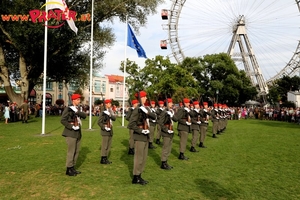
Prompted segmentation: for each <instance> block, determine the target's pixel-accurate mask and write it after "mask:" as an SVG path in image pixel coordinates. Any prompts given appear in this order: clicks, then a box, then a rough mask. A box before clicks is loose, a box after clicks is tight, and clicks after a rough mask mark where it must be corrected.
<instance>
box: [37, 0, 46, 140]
mask: <svg viewBox="0 0 300 200" xmlns="http://www.w3.org/2000/svg"><path fill="white" fill-rule="evenodd" d="M45 11H46V13H47V11H48V10H47V0H46V7H45ZM47 26H48V21H47V20H46V21H45V38H44V79H43V100H42V101H43V105H42V109H43V113H42V135H44V134H45V118H46V112H45V110H46V78H47V46H48V27H47ZM38 112H39V111H38Z"/></svg>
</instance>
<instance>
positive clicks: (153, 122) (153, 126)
mask: <svg viewBox="0 0 300 200" xmlns="http://www.w3.org/2000/svg"><path fill="white" fill-rule="evenodd" d="M150 110H151V112H152V113H154V114H155V116H156V110H155V101H151V108H150ZM156 120H157V117H156V118H155V119H150V120H149V123H150V129H149V130H150V134H149V149H155V148H156V147H155V146H154V145H153V140H154V132H155V129H156V123H157V122H156Z"/></svg>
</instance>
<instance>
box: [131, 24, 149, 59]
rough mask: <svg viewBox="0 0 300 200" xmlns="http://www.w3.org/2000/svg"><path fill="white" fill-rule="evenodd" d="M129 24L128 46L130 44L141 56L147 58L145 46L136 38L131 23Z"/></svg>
mask: <svg viewBox="0 0 300 200" xmlns="http://www.w3.org/2000/svg"><path fill="white" fill-rule="evenodd" d="M127 26H128V35H127V46H130V47H131V48H133V49H135V50H136V52H137V54H138V56H139V57H142V58H147V56H146V53H145V51H144V49H143V47H142V46H141V45H140V43H139V42H138V41H137V39H136V37H135V35H134V33H133V31H132V30H131V28H130V26H129V24H127Z"/></svg>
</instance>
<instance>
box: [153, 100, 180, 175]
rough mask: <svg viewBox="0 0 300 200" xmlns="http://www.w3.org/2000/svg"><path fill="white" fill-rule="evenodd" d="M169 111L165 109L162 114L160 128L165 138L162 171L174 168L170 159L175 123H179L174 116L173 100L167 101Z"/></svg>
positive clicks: (162, 152)
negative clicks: (169, 162)
mask: <svg viewBox="0 0 300 200" xmlns="http://www.w3.org/2000/svg"><path fill="white" fill-rule="evenodd" d="M166 103H167V109H164V110H163V111H162V113H161V114H160V118H159V120H158V122H157V123H158V126H160V128H161V136H162V138H163V147H162V151H161V166H160V168H161V169H165V170H170V169H172V168H173V167H172V166H170V165H169V164H168V157H169V155H170V153H171V150H172V143H173V137H174V131H173V121H172V120H174V121H177V120H176V119H175V116H174V111H173V110H172V109H171V108H172V107H173V101H172V99H171V98H169V99H167V102H166Z"/></svg>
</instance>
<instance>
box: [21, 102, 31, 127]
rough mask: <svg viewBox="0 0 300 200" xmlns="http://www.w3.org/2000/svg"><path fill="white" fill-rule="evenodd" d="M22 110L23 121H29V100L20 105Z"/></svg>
mask: <svg viewBox="0 0 300 200" xmlns="http://www.w3.org/2000/svg"><path fill="white" fill-rule="evenodd" d="M20 110H21V113H22V123H27V120H28V113H29V105H28V101H27V100H25V101H24V103H23V104H22V105H21V106H20Z"/></svg>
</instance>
